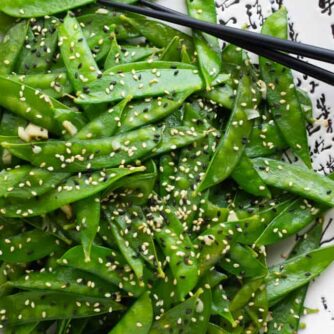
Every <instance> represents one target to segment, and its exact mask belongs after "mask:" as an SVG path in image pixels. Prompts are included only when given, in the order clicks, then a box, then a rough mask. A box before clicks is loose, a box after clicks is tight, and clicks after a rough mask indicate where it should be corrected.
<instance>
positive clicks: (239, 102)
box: [197, 76, 259, 191]
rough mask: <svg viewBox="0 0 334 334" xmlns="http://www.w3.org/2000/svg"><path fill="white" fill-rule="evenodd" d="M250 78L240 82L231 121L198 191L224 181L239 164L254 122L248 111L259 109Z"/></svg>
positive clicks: (244, 77)
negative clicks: (249, 117)
mask: <svg viewBox="0 0 334 334" xmlns="http://www.w3.org/2000/svg"><path fill="white" fill-rule="evenodd" d="M253 92H254V88H252V81H251V79H250V78H249V77H248V76H243V78H242V79H241V80H240V83H239V88H238V93H237V97H236V101H235V105H234V107H233V111H232V114H231V116H230V120H229V122H228V125H227V127H226V132H225V135H224V136H223V137H222V139H221V141H220V143H219V145H218V147H217V149H216V152H215V154H214V156H213V158H212V160H211V162H210V164H209V167H208V169H207V171H206V173H205V176H204V178H203V180H202V181H201V183H200V185H199V187H198V190H197V191H203V190H205V189H207V188H210V187H212V186H213V185H215V184H217V183H220V182H222V181H224V180H225V179H226V178H227V177H228V176H229V175H230V174H231V173H232V171H233V169H234V168H235V166H236V165H237V163H238V162H239V160H240V158H241V156H242V153H243V151H244V148H245V145H246V143H247V138H248V136H249V135H250V133H251V130H252V125H253V122H252V120H249V119H248V115H247V113H248V111H249V110H254V109H256V108H257V104H258V102H259V101H258V97H257V94H256V92H255V93H253Z"/></svg>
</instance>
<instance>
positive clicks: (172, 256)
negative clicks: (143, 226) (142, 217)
mask: <svg viewBox="0 0 334 334" xmlns="http://www.w3.org/2000/svg"><path fill="white" fill-rule="evenodd" d="M165 214H166V216H167V220H168V224H166V225H165V226H161V227H160V228H159V229H157V230H156V231H155V238H156V240H157V241H158V243H159V245H160V247H161V248H162V251H163V253H164V254H165V256H166V257H168V258H169V261H168V262H169V266H170V268H171V271H172V273H173V276H174V279H176V281H177V286H176V289H177V293H178V297H179V299H180V300H184V298H185V296H186V295H187V294H188V293H189V292H190V291H191V290H192V289H193V288H194V287H195V286H196V284H197V282H198V264H197V259H196V257H195V251H194V246H193V244H192V242H191V240H190V238H189V236H188V235H186V234H185V233H184V229H183V226H182V224H181V222H180V221H179V220H178V219H177V218H176V216H175V215H174V213H173V212H172V209H170V208H168V209H166V210H165ZM157 219H158V220H157V223H159V221H160V219H161V216H159V217H157Z"/></svg>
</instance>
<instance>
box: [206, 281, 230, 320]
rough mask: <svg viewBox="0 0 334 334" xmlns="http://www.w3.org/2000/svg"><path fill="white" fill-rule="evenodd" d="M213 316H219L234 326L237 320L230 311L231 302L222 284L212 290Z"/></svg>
mask: <svg viewBox="0 0 334 334" xmlns="http://www.w3.org/2000/svg"><path fill="white" fill-rule="evenodd" d="M211 308H212V314H214V315H219V316H220V317H222V318H223V319H225V320H227V321H228V322H229V323H230V324H231V325H232V326H233V325H234V324H235V320H234V318H233V315H232V313H231V311H230V301H229V298H228V297H227V295H226V292H225V291H224V288H223V285H222V284H220V285H218V286H216V287H215V288H214V289H213V290H212V307H211Z"/></svg>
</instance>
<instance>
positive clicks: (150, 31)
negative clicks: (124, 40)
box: [121, 14, 194, 54]
mask: <svg viewBox="0 0 334 334" xmlns="http://www.w3.org/2000/svg"><path fill="white" fill-rule="evenodd" d="M121 19H122V21H123V22H126V23H129V24H130V25H131V26H132V27H133V28H134V29H135V30H136V31H139V32H140V34H141V35H142V36H144V37H145V38H146V39H147V40H148V41H149V42H150V43H152V44H153V45H154V46H156V47H158V48H164V47H165V46H166V45H168V44H169V42H170V41H171V40H172V39H173V38H174V37H175V36H178V37H179V38H180V41H181V43H182V45H184V46H185V47H186V48H187V50H188V51H189V53H190V54H193V53H194V44H193V41H192V38H191V37H190V36H189V35H187V34H185V33H183V32H181V31H179V30H176V29H174V28H172V27H170V26H168V25H166V24H163V23H161V22H158V21H154V20H148V19H147V18H145V17H144V16H141V15H136V14H128V15H127V16H124V15H122V16H121Z"/></svg>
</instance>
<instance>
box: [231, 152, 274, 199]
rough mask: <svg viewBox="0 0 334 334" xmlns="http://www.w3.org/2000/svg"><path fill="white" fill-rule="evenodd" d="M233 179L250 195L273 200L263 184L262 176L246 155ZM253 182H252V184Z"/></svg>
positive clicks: (235, 170)
mask: <svg viewBox="0 0 334 334" xmlns="http://www.w3.org/2000/svg"><path fill="white" fill-rule="evenodd" d="M231 176H232V178H233V180H234V181H236V182H237V183H238V184H239V186H240V187H241V188H242V189H243V190H245V191H247V192H248V193H250V194H252V195H255V196H261V197H268V198H271V193H270V190H269V188H268V187H267V185H266V184H265V183H264V182H263V180H262V179H261V177H260V175H259V174H258V172H257V171H256V169H255V168H254V166H253V163H252V160H251V159H249V158H248V156H247V155H246V154H245V153H244V154H243V155H242V157H241V158H240V160H239V162H238V164H237V165H236V166H235V168H234V170H233V172H232V174H231ZM250 180H251V182H250Z"/></svg>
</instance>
